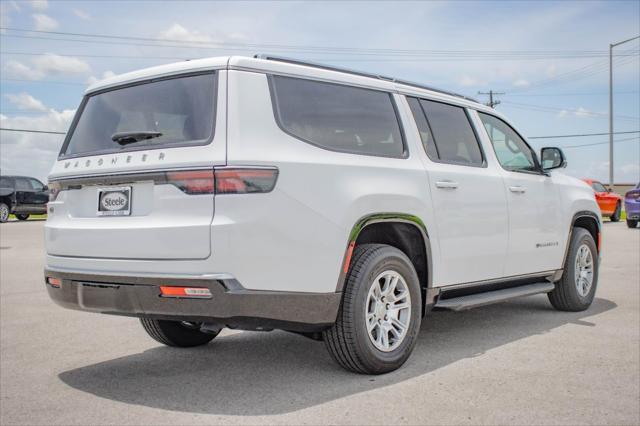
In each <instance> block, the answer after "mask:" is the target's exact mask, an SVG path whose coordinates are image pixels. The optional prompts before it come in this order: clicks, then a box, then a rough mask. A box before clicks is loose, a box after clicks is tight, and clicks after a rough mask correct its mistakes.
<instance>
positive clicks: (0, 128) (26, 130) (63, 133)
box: [0, 127, 67, 135]
mask: <svg viewBox="0 0 640 426" xmlns="http://www.w3.org/2000/svg"><path fill="white" fill-rule="evenodd" d="M0 130H4V131H6V132H22V133H47V134H51V135H66V134H67V132H54V131H53V130H33V129H9V128H6V127H0Z"/></svg>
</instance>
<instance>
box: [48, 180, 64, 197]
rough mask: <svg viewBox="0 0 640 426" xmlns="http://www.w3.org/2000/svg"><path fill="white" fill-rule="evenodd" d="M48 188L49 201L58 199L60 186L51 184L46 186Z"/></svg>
mask: <svg viewBox="0 0 640 426" xmlns="http://www.w3.org/2000/svg"><path fill="white" fill-rule="evenodd" d="M48 188H49V201H55V200H56V198H58V194H59V193H60V190H61V189H62V185H60V184H59V183H58V182H51V183H49V185H48Z"/></svg>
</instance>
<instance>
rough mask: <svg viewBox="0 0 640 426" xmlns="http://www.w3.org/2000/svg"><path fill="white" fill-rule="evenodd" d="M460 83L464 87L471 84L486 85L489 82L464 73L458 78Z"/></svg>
mask: <svg viewBox="0 0 640 426" xmlns="http://www.w3.org/2000/svg"><path fill="white" fill-rule="evenodd" d="M458 84H459V85H460V86H463V87H470V86H484V85H486V84H487V83H486V82H485V81H480V80H479V79H478V78H475V77H471V76H469V75H464V76H462V77H461V78H459V79H458Z"/></svg>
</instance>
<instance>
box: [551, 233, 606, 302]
mask: <svg viewBox="0 0 640 426" xmlns="http://www.w3.org/2000/svg"><path fill="white" fill-rule="evenodd" d="M582 250H588V251H589V255H590V256H591V272H592V274H591V285H590V286H589V287H588V290H587V289H586V288H585V286H581V289H580V290H579V289H578V282H579V280H578V278H579V277H577V276H576V269H577V268H576V267H577V266H578V265H577V264H576V262H577V261H578V256H579V255H581V254H582V253H584V252H583V251H582ZM598 270H599V262H598V250H597V248H596V243H595V241H594V240H593V237H592V236H591V234H590V233H589V231H587V230H586V229H584V228H573V233H572V235H571V242H570V244H569V250H568V253H567V258H566V259H565V266H564V272H563V274H562V278H561V279H560V281H558V282H557V283H555V285H556V287H555V289H554V290H553V291H551V292H550V293H548V296H549V301H550V302H551V304H552V305H553V307H554V308H556V309H558V310H560V311H569V312H578V311H584V310H585V309H587V308H588V307H589V306H591V302H593V298H594V296H595V294H596V288H597V286H598ZM580 282H581V283H584V281H580Z"/></svg>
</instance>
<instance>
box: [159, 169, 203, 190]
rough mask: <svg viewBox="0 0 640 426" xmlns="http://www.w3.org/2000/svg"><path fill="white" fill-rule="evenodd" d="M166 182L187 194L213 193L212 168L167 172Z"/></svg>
mask: <svg viewBox="0 0 640 426" xmlns="http://www.w3.org/2000/svg"><path fill="white" fill-rule="evenodd" d="M167 182H168V183H170V184H172V185H174V186H177V187H178V189H180V190H181V191H182V192H186V193H187V194H192V195H194V194H213V189H214V178H213V170H193V171H185V172H168V173H167Z"/></svg>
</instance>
